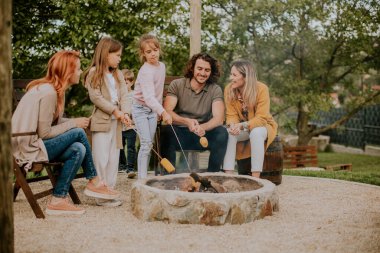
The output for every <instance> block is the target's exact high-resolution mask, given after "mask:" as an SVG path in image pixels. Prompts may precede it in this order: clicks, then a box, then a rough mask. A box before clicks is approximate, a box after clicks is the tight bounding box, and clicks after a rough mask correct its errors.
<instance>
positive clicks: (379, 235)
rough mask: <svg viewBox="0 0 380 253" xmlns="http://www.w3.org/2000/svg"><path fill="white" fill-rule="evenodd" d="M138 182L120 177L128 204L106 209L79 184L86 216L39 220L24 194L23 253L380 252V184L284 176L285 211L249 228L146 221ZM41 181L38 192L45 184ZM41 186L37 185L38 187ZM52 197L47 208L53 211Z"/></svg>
mask: <svg viewBox="0 0 380 253" xmlns="http://www.w3.org/2000/svg"><path fill="white" fill-rule="evenodd" d="M133 182H134V180H131V179H127V177H126V175H119V177H118V185H117V187H116V188H117V189H118V190H120V191H122V192H123V196H122V199H123V201H124V204H123V205H122V206H120V207H116V208H110V207H98V206H96V205H95V201H94V200H93V199H90V198H87V197H86V196H84V195H83V194H82V192H83V190H84V187H85V183H86V181H85V180H84V179H79V180H76V181H75V186H76V188H77V190H78V192H79V193H80V198H81V200H82V202H83V203H84V205H83V206H84V207H85V208H86V213H85V214H84V215H82V216H79V217H76V216H74V217H73V216H65V217H64V216H61V217H57V216H48V217H47V218H46V219H36V218H35V217H34V214H33V212H32V210H31V209H30V207H29V205H28V203H27V201H26V199H25V197H24V195H23V193H22V192H20V195H19V196H18V198H17V201H16V202H15V203H14V216H15V219H14V223H15V249H16V252H139V253H142V252H165V253H168V252H176V253H177V252H183V253H185V252H197V253H203V252H205V253H206V252H207V253H212V252H217V253H223V252H228V253H232V252H260V253H265V252H271V253H274V252H281V253H283V252H291V253H294V252H334V253H337V252H342V253H350V252H352V253H357V252H367V253H368V252H374V253H379V252H380V187H378V186H371V185H366V184H360V183H352V182H346V181H339V180H330V179H320V178H307V177H293V176H284V177H283V182H282V184H281V185H279V186H278V187H277V188H278V193H279V196H280V211H279V212H275V213H274V215H273V216H268V217H265V218H264V219H262V220H256V221H254V222H252V223H247V224H243V225H224V226H216V227H211V226H204V225H181V224H166V223H164V222H143V221H140V220H138V219H137V218H136V217H134V216H133V214H132V213H131V206H130V189H131V186H132V183H133ZM44 184H45V182H44V183H41V182H39V183H35V184H34V186H33V188H34V189H36V188H39V187H42V186H44ZM32 185H33V184H32ZM46 201H47V200H46V198H45V199H42V200H41V202H40V203H41V205H42V206H43V207H45V206H46Z"/></svg>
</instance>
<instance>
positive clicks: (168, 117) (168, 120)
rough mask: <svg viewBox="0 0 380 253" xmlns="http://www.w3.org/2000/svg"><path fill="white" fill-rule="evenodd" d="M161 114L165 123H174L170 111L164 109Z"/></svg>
mask: <svg viewBox="0 0 380 253" xmlns="http://www.w3.org/2000/svg"><path fill="white" fill-rule="evenodd" d="M161 116H162V120H163V121H164V122H165V123H167V124H169V125H171V124H173V118H172V116H171V115H170V114H169V113H167V112H166V111H163V112H162V114H161Z"/></svg>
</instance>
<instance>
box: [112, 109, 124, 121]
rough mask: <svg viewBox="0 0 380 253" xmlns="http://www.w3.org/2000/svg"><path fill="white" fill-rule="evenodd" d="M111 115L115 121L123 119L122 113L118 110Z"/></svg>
mask: <svg viewBox="0 0 380 253" xmlns="http://www.w3.org/2000/svg"><path fill="white" fill-rule="evenodd" d="M112 115H113V116H115V118H116V119H117V120H123V119H124V113H123V112H122V111H120V110H119V109H115V110H114V111H113V112H112Z"/></svg>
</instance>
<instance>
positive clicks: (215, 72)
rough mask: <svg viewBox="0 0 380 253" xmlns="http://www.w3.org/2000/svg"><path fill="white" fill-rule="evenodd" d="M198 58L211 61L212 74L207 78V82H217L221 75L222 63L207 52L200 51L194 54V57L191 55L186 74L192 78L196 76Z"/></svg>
mask: <svg viewBox="0 0 380 253" xmlns="http://www.w3.org/2000/svg"><path fill="white" fill-rule="evenodd" d="M198 59H202V60H204V61H206V62H208V63H210V66H211V75H210V77H209V78H208V79H207V81H206V84H211V83H216V82H217V81H218V79H219V77H220V64H219V62H218V61H217V60H216V59H214V58H213V57H212V56H210V55H209V54H207V53H198V54H195V55H193V57H191V59H190V60H189V61H188V62H187V64H186V67H185V71H184V72H185V74H184V76H185V77H187V78H190V79H191V78H193V77H194V67H195V63H196V61H197V60H198Z"/></svg>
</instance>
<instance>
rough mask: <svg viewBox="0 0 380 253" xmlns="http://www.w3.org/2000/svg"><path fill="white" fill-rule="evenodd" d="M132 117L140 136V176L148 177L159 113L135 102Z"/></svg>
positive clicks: (138, 164)
mask: <svg viewBox="0 0 380 253" xmlns="http://www.w3.org/2000/svg"><path fill="white" fill-rule="evenodd" d="M132 117H133V121H134V122H135V125H136V130H137V133H138V134H139V138H140V150H139V154H138V157H137V169H138V178H146V177H147V176H148V166H149V160H150V150H151V148H152V146H153V138H154V134H155V133H156V128H157V113H155V112H153V111H152V109H150V108H149V107H147V106H143V105H140V104H133V105H132Z"/></svg>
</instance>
